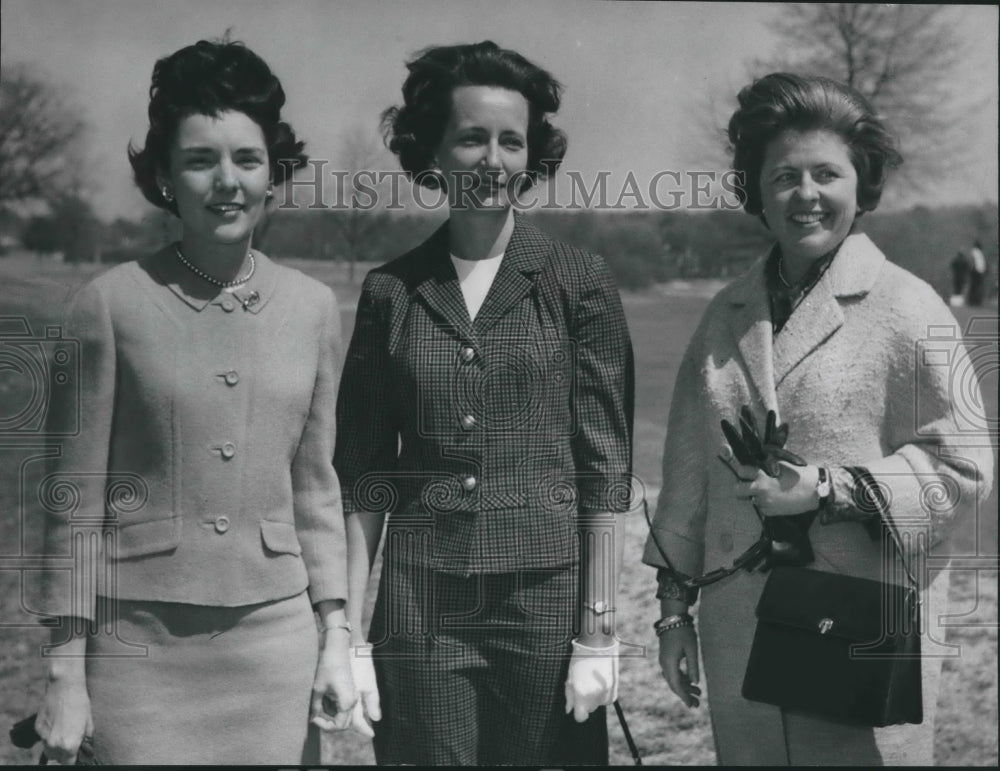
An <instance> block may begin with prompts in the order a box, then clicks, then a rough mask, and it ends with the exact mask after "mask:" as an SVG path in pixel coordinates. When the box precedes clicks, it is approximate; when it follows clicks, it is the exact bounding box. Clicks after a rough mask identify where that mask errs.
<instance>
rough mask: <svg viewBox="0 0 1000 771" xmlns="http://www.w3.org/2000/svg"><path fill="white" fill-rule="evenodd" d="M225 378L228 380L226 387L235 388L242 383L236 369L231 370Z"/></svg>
mask: <svg viewBox="0 0 1000 771" xmlns="http://www.w3.org/2000/svg"><path fill="white" fill-rule="evenodd" d="M225 378H226V385H231V386H234V385H236V384H237V383H239V382H240V376H239V374H238V373H237V372H236V370H235V369H231V370H229V372H227V373H226V374H225Z"/></svg>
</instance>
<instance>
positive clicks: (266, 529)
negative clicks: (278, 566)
mask: <svg viewBox="0 0 1000 771" xmlns="http://www.w3.org/2000/svg"><path fill="white" fill-rule="evenodd" d="M260 535H261V537H262V538H263V539H264V546H266V547H267V548H268V549H270V550H271V551H273V552H278V553H279V554H296V555H298V554H302V546H300V545H299V537H298V535H296V533H295V525H294V524H292V523H291V522H272V521H271V520H268V519H262V520H261V522H260Z"/></svg>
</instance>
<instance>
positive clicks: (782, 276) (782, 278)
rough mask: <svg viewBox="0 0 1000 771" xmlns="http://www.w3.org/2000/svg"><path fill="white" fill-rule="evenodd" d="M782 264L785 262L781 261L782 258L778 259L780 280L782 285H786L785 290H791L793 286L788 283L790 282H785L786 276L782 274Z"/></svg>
mask: <svg viewBox="0 0 1000 771" xmlns="http://www.w3.org/2000/svg"><path fill="white" fill-rule="evenodd" d="M782 262H783V260H782V259H781V257H778V278H780V279H781V283H782V284H784V285H785V288H786V289H791V288H792V285H791V284H789V283H788V282H787V281H786V280H785V276H784V274H783V273H782V272H781V263H782Z"/></svg>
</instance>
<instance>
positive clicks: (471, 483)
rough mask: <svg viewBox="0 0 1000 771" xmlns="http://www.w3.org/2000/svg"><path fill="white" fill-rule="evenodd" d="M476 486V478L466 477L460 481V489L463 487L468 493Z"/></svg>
mask: <svg viewBox="0 0 1000 771" xmlns="http://www.w3.org/2000/svg"><path fill="white" fill-rule="evenodd" d="M477 484H478V482H477V481H476V478H475V477H473V476H468V477H466V478H465V479H463V480H462V487H464V488H465V489H466V490H468V491H469V492H472V491H473V490H475V489H476V485H477Z"/></svg>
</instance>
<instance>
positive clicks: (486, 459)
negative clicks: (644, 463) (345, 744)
mask: <svg viewBox="0 0 1000 771" xmlns="http://www.w3.org/2000/svg"><path fill="white" fill-rule="evenodd" d="M407 66H408V68H409V76H408V77H407V79H406V82H405V83H404V85H403V100H404V101H403V104H402V105H401V106H399V107H394V108H391V109H389V110H388V111H387V112H386V113H385V115H384V126H385V129H386V136H387V138H388V144H389V147H390V149H391V150H392V151H393V152H395V153H396V154H397V155H398V156H399V160H400V163H401V164H402V166H403V168H404V169H405V170H406V171H407V172H409V173H410V174H411V175H412V176H413V177H414V179H415V181H416V182H417V183H418V184H423V185H425V186H427V187H430V188H434V189H438V188H440V189H443V191H444V192H445V193H446V194H447V195H448V202H449V219H448V221H447V222H446V223H445V224H444V225H443V226H441V228H440V229H439V230H438V231H437V232H436V233H434V235H432V236H431V237H430V238H429V239H428V240H427V241H426V242H424V243H423V244H422V245H420V246H418V247H417V248H416V249H414V250H413V251H411V252H409V253H408V254H405V255H403V256H402V257H399V258H398V259H395V260H393V261H391V262H389V263H388V264H387V265H385V266H383V267H381V268H378V269H376V270H373V271H372V272H371V273H369V274H368V276H367V278H366V279H365V283H364V288H363V289H362V294H361V299H360V301H359V303H358V315H357V321H356V322H355V327H354V336H353V338H352V339H351V344H350V348H349V349H348V353H347V358H346V361H345V363H344V378H343V382H342V383H341V387H340V399H339V404H338V408H337V452H336V456H335V465H336V468H337V472H338V473H339V474H340V480H341V486H342V489H343V491H344V504H345V510H346V516H347V538H348V549H349V551H350V554H351V564H352V566H353V565H355V564H356V565H358V566H359V569H358V571H357V572H354V571H353V568H352V575H351V589H350V601H349V606H350V609H351V610H350V612H351V614H352V615H351V623H352V625H353V627H354V635H355V642H356V643H358V644H362V643H364V637H363V636H361V598H363V596H364V592H365V587H366V585H367V582H368V570H365V569H361V568H360V566H361V564H362V562H363V561H364V562H367V561H369V560H374V558H375V554H376V551H377V549H378V546H379V542H380V539H381V537H382V527H383V523H384V522H385V521H386V515H387V514H388V526H387V530H386V539H385V548H384V553H383V563H382V576H381V581H380V584H379V594H378V601H377V603H376V605H375V611H374V615H373V618H372V622H371V632H370V634H369V640H370V642H371V643H372V645H373V649H372V651H373V655H374V659H375V666H376V673H377V678H378V692H379V694H380V697H381V706H382V712H383V716H382V720H381V721H379V722H377V723H375V741H374V744H375V758H376V760H377V761H378V763H380V764H397V763H408V764H416V765H440V764H446V765H455V766H463V765H482V764H487V765H503V764H517V765H531V766H536V765H566V764H570V763H586V764H606V763H607V761H608V748H607V728H606V724H605V715H604V713H605V710H604V708H603V706H602V705H606V704H611V703H612V701H613V700H614V698H615V694H616V692H617V688H618V643H617V640H616V638H615V606H616V600H615V597H616V575H617V572H618V569H619V568H620V566H621V552H620V550H621V546H622V542H623V539H622V538H621V537H620V536H621V532H620V531H619V532H618V533H617V535H616V528H617V527H618V526H619V520H620V519H621V518H620V516H618V515H619V512H623V511H626V510H627V509H628V508H629V498H630V491H631V479H630V471H631V440H632V395H633V385H632V383H633V363H632V346H631V342H630V339H629V334H628V328H627V325H626V322H625V314H624V311H623V308H622V303H621V300H620V298H619V296H618V292H617V290H616V288H615V285H614V282H613V280H612V278H611V274H610V273H609V271H608V268H607V266H606V265H605V263H604V261H603V260H602V259H601V258H600V257H598V256H596V255H593V254H588V253H586V252H583V251H581V250H579V249H576V248H574V247H572V246H569V245H566V244H563V243H559V242H557V241H553V240H552V239H550V238H549V237H548V236H546V235H545V234H544V233H542V232H541V231H539V230H537V229H536V228H535V227H534V226H533V225H531V224H530V223H529V222H527V221H525V220H524V219H523V218H522V217H520V216H518V215H515V209H514V206H513V205H512V202H513V199H514V197H515V196H516V195H517V194H518V193H520V192H522V191H523V190H524V189H525V188H527V187H529V186H530V185H531V184H533V183H534V182H535V181H536V179H538V178H540V177H541V178H544V177H545V176H546V175H548V174H550V173H552V172H554V171H555V169H556V167H557V166H558V165H559V162H560V160H561V159H562V157H563V153H564V152H565V148H566V140H565V137H564V136H563V134H562V132H561V131H559V130H558V129H556V128H554V127H553V126H552V125H551V124H550V123H549V119H548V116H549V115H551V114H553V113H555V112H556V111H557V110H558V108H559V101H560V90H561V87H560V85H559V84H558V83H557V82H556V81H555V80H554V79H553V78H552V76H551V75H549V73H547V72H546V71H544V70H542V69H541V68H540V67H538V66H536V65H535V64H533V63H531V62H529V61H527V60H526V59H525V58H524V57H522V56H521V55H520V54H518V53H516V52H515V51H510V50H505V49H501V48H499V47H498V46H497V45H495V44H494V43H492V42H489V41H486V42H482V43H477V44H473V45H455V46H445V47H436V48H430V49H427V50H426V51H424V52H423V53H421V54H420V55H419V56H418V57H417V58H415V59H414V60H412V61H411V62H409V63H408V65H407ZM355 557H356V558H355ZM367 695H368V694H366V696H367ZM567 713H572V717H570V716H567ZM573 718H575V720H577V721H580V724H579V725H577V723H575V722H574V720H573ZM588 718H589V719H588Z"/></svg>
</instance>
